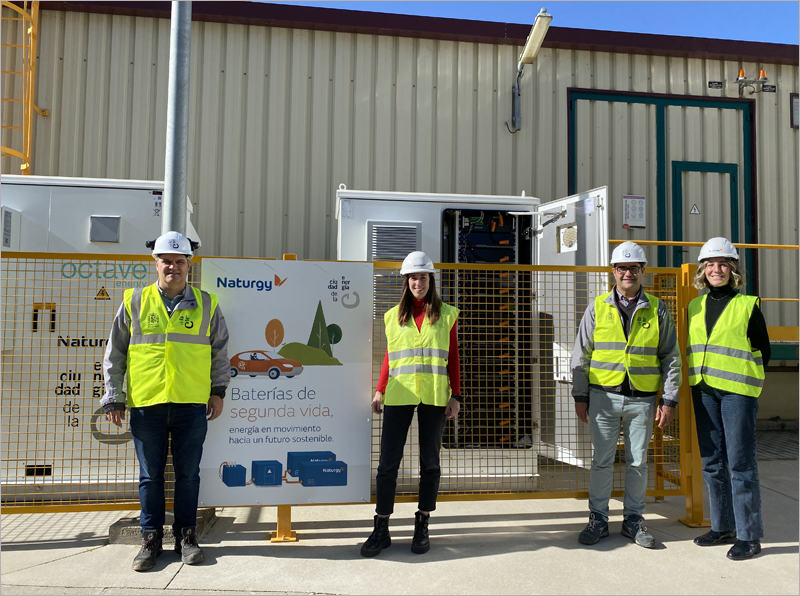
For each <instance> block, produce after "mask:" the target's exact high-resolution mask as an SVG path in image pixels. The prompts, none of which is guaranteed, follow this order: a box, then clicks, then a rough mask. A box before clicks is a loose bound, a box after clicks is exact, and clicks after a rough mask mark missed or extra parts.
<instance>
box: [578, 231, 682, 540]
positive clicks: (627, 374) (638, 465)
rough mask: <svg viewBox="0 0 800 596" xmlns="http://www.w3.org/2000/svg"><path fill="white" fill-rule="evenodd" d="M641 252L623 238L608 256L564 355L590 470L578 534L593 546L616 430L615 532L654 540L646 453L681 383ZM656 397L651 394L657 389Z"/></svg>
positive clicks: (601, 522) (601, 531)
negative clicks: (621, 456)
mask: <svg viewBox="0 0 800 596" xmlns="http://www.w3.org/2000/svg"><path fill="white" fill-rule="evenodd" d="M646 264H647V258H646V257H645V254H644V250H642V248H641V247H640V246H639V245H637V244H635V243H633V242H623V243H622V244H620V245H619V246H617V247H616V248H615V249H614V252H613V253H612V255H611V265H612V266H613V273H614V279H615V280H616V285H615V286H614V288H613V289H612V290H611V291H610V292H608V293H606V294H603V295H600V296H598V297H597V298H595V299H594V300H593V301H592V302H590V303H589V306H588V307H587V308H586V312H585V313H584V315H583V319H582V320H581V324H580V328H579V329H578V336H577V337H576V338H575V350H574V351H573V354H572V382H573V385H572V397H573V398H574V400H575V413H576V414H577V416H578V418H579V419H580V420H581V421H582V422H584V423H588V424H589V433H590V436H591V440H592V447H593V456H592V468H591V471H590V474H589V523H588V524H587V526H586V528H584V530H583V531H582V532H581V533H580V535H579V536H578V541H579V542H581V543H582V544H596V543H597V542H598V541H599V540H600V539H601V538H605V537H606V536H608V502H609V499H610V498H611V489H612V485H613V476H614V457H615V455H616V451H617V442H618V440H619V435H620V428H622V430H623V435H624V438H625V463H626V467H625V498H624V500H623V511H622V513H623V518H624V519H623V522H622V535H623V536H626V537H628V538H630V539H632V540H633V541H634V542H635V543H636V544H638V545H640V546H643V547H645V548H655V546H656V541H655V538H653V536H652V535H651V534H649V533H648V531H647V528H646V527H645V525H644V516H643V514H644V494H645V491H646V490H647V472H648V463H647V450H648V445H649V444H650V439H651V437H652V434H653V421H654V420H655V421H656V422H658V426H659V427H660V428H665V427H666V426H667V425H669V423H670V422H672V419H673V417H674V415H675V406H676V405H677V404H678V399H679V398H678V388H679V387H680V384H681V357H680V353H679V351H678V341H677V335H676V333H675V325H674V323H673V322H672V317H671V316H670V314H669V311H668V310H667V307H666V306H665V305H664V303H663V302H662V301H661V300H659V299H658V298H656V297H655V296H651V295H650V294H647V293H646V292H645V291H644V290H643V289H642V278H643V277H644V271H645V265H646ZM662 387H663V390H664V392H663V394H662V396H661V398H660V399H658V391H659V390H660V389H661V388H662Z"/></svg>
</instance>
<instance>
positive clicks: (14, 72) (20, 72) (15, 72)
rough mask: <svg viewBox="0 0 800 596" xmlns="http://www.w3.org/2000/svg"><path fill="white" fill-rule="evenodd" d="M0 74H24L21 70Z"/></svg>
mask: <svg viewBox="0 0 800 596" xmlns="http://www.w3.org/2000/svg"><path fill="white" fill-rule="evenodd" d="M0 74H25V72H24V71H21V70H0Z"/></svg>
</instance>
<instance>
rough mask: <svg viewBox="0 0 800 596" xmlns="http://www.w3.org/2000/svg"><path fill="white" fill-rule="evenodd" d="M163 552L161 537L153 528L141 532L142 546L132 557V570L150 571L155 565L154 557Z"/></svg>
mask: <svg viewBox="0 0 800 596" xmlns="http://www.w3.org/2000/svg"><path fill="white" fill-rule="evenodd" d="M162 552H164V548H163V545H162V544H161V538H159V537H158V532H156V531H155V530H144V531H143V532H142V548H141V550H140V551H139V553H138V554H137V555H136V556H135V557H134V558H133V570H134V571H150V570H151V569H152V568H153V567H155V566H156V557H158V555H160V554H161V553H162Z"/></svg>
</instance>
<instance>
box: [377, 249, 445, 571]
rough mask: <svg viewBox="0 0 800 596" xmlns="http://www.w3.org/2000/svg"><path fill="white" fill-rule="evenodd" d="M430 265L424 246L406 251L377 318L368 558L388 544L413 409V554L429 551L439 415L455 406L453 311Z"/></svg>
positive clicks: (438, 471)
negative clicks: (395, 288)
mask: <svg viewBox="0 0 800 596" xmlns="http://www.w3.org/2000/svg"><path fill="white" fill-rule="evenodd" d="M435 271H436V270H435V269H434V268H433V262H432V261H431V260H430V258H429V257H428V255H426V254H425V253H424V252H420V251H415V252H412V253H410V254H409V255H408V256H407V257H406V258H405V260H404V261H403V266H402V268H401V269H400V273H401V274H402V275H403V292H402V295H401V297H400V303H399V304H398V305H397V306H395V307H394V308H392V309H390V310H389V311H388V312H387V313H386V314H385V316H384V319H383V320H384V324H385V325H386V340H387V344H388V347H387V350H386V357H385V358H384V362H383V368H382V370H381V375H380V379H379V380H378V387H377V390H376V391H375V397H374V398H373V400H372V413H373V414H376V415H377V414H384V417H383V429H382V431H381V455H380V462H379V464H378V473H377V476H376V478H375V481H376V484H377V497H376V504H375V513H376V515H375V518H374V522H375V528H374V531H373V532H372V534H371V535H370V537H369V538H368V539H367V541H366V542H365V543H364V544H363V545H362V547H361V554H362V555H363V556H365V557H374V556H376V555H378V554H380V552H381V550H383V549H384V548H388V547H390V546H391V545H392V540H391V538H390V537H389V516H390V515H391V514H392V513H393V511H394V497H395V489H396V487H397V473H398V470H399V468H400V462H401V461H402V459H403V449H404V447H405V444H406V437H407V435H408V429H409V427H410V426H411V420H412V419H413V417H414V411H416V413H417V421H418V423H419V476H420V480H419V511H417V513H416V514H415V515H414V538H413V539H412V541H411V552H413V553H416V554H423V553H426V552H428V550H429V549H430V540H429V538H428V521H429V519H430V513H431V511H433V510H434V509H436V498H437V496H438V494H439V479H440V478H441V469H440V467H439V452H440V450H441V447H442V434H443V432H444V425H445V420H446V419H448V418H453V417H455V416H456V415H457V414H458V412H459V409H460V408H461V396H460V395H459V394H460V393H461V389H460V387H461V376H460V371H459V360H458V342H457V335H456V334H457V330H456V321H457V320H458V309H457V308H455V307H453V306H450V305H448V304H445V303H444V302H442V301H441V299H440V298H439V296H438V294H437V293H436V278H435V277H434V273H435Z"/></svg>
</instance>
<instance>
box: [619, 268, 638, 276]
mask: <svg viewBox="0 0 800 596" xmlns="http://www.w3.org/2000/svg"><path fill="white" fill-rule="evenodd" d="M614 269H616V270H617V271H618V272H619V273H621V274H622V275H625V274H626V273H629V272H630V274H631V275H639V274H640V273H641V272H642V268H641V267H614Z"/></svg>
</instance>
